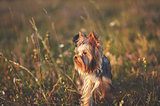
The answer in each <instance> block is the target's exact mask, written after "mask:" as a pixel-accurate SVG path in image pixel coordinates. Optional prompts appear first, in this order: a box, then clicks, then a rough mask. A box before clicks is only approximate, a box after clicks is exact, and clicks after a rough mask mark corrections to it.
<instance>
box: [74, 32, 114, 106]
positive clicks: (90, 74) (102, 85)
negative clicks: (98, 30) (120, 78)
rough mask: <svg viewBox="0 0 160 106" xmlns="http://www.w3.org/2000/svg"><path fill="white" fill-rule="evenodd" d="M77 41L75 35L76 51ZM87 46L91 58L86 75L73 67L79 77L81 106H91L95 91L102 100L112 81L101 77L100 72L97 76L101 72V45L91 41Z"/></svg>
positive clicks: (103, 76) (77, 38)
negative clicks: (90, 52)
mask: <svg viewBox="0 0 160 106" xmlns="http://www.w3.org/2000/svg"><path fill="white" fill-rule="evenodd" d="M80 34H81V33H80ZM91 34H93V33H91ZM90 36H91V35H90ZM92 36H93V35H92ZM88 39H89V38H88ZM95 39H97V38H96V37H95V38H94V40H95ZM78 40H80V38H79V37H78V35H77V36H76V37H75V38H74V43H75V46H76V49H77V48H78V46H77V45H78V44H77V42H78ZM95 43H98V46H95ZM88 45H90V50H91V51H92V55H93V58H92V61H91V63H90V65H89V67H88V69H86V70H85V71H86V72H87V73H84V72H83V71H82V70H81V68H79V67H75V68H76V70H77V71H78V73H79V77H80V84H79V92H80V93H81V95H82V96H81V106H92V105H93V92H94V91H95V90H97V91H99V92H101V93H102V95H100V96H101V98H103V97H104V95H105V93H107V92H109V91H110V89H111V88H110V85H111V84H112V81H111V79H110V78H107V77H105V75H101V74H102V72H100V73H101V74H99V71H102V69H101V67H102V65H103V64H102V58H103V49H102V46H101V43H100V42H99V41H98V40H97V41H96V42H95V41H92V39H91V40H90V41H89V43H88ZM97 73H98V74H97Z"/></svg>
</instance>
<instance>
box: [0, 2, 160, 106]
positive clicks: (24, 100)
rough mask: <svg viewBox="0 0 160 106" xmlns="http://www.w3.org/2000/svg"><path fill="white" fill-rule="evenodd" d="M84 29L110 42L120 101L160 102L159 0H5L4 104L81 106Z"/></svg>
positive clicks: (0, 16)
mask: <svg viewBox="0 0 160 106" xmlns="http://www.w3.org/2000/svg"><path fill="white" fill-rule="evenodd" d="M79 31H81V32H83V33H85V34H89V33H90V32H91V31H94V32H95V33H96V34H97V36H98V37H99V39H100V40H101V41H102V42H103V48H104V54H105V55H106V56H107V57H108V58H109V59H110V62H111V66H112V74H113V87H114V89H113V92H114V101H113V105H116V106H117V105H122V104H124V105H159V104H160V74H159V72H160V1H159V0H152V1H151V0H88V1H87V0H67V1H66V0H45V1H44V0H0V104H5V105H11V104H13V105H24V104H33V105H79V101H78V99H79V98H80V95H79V94H78V92H77V91H76V89H77V87H76V83H75V82H76V77H77V74H76V71H75V70H74V65H73V62H72V57H73V55H74V45H73V43H72V38H73V36H74V35H76V34H77V33H78V32H79ZM95 103H96V104H97V105H102V104H105V103H106V102H105V101H103V102H102V101H100V100H97V101H95Z"/></svg>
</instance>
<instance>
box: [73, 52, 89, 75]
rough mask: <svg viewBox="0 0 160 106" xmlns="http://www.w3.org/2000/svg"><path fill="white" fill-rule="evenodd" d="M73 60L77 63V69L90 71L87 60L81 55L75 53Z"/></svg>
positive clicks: (84, 71)
mask: <svg viewBox="0 0 160 106" xmlns="http://www.w3.org/2000/svg"><path fill="white" fill-rule="evenodd" d="M73 61H74V64H75V69H77V70H78V71H80V72H82V73H88V70H87V65H85V62H84V60H83V58H82V57H81V56H78V55H75V56H74V57H73Z"/></svg>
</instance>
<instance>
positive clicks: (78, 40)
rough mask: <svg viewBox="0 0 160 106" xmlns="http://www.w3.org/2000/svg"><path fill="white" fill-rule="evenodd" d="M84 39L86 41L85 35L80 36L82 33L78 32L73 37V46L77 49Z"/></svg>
mask: <svg viewBox="0 0 160 106" xmlns="http://www.w3.org/2000/svg"><path fill="white" fill-rule="evenodd" d="M84 39H86V37H85V35H82V33H81V32H79V34H77V35H76V36H75V37H73V42H74V43H75V46H76V47H77V46H79V45H80V44H81V43H82V41H83V40H84Z"/></svg>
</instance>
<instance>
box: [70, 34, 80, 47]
mask: <svg viewBox="0 0 160 106" xmlns="http://www.w3.org/2000/svg"><path fill="white" fill-rule="evenodd" d="M78 39H79V34H77V35H75V36H74V37H73V40H72V41H73V43H74V44H75V46H76V47H77V42H78Z"/></svg>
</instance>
